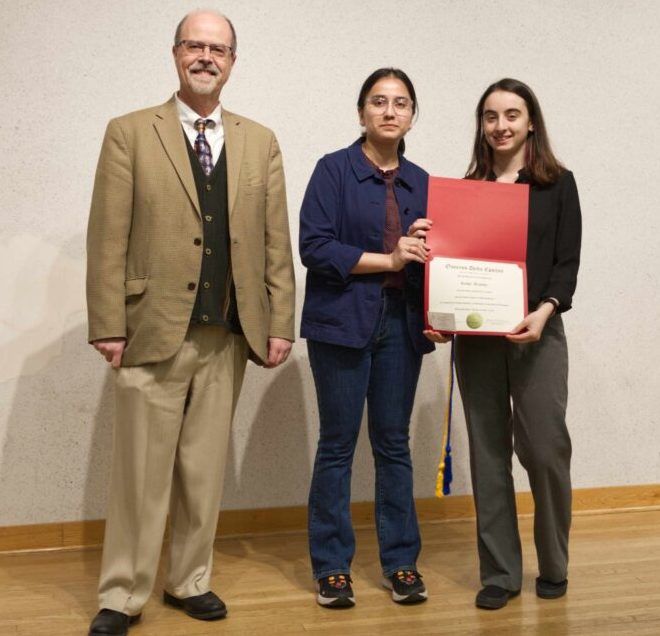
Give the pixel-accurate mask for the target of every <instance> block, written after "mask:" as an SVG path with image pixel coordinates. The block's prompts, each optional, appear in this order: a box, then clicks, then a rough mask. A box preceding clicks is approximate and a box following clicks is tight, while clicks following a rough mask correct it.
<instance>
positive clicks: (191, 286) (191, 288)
mask: <svg viewBox="0 0 660 636" xmlns="http://www.w3.org/2000/svg"><path fill="white" fill-rule="evenodd" d="M195 287H197V285H195V283H188V289H189V290H190V291H193V290H194V289H195Z"/></svg>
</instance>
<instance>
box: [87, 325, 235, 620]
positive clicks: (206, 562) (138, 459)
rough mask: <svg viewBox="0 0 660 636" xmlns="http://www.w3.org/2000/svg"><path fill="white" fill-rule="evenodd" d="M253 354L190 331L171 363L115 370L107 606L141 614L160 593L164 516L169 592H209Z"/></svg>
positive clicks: (102, 598) (217, 336)
mask: <svg viewBox="0 0 660 636" xmlns="http://www.w3.org/2000/svg"><path fill="white" fill-rule="evenodd" d="M247 354H248V347H247V342H246V341H245V338H244V337H243V336H237V335H235V334H232V333H231V332H229V331H228V330H227V329H224V328H223V327H215V326H204V327H202V326H191V327H190V328H189V330H188V333H187V335H186V339H185V341H184V342H183V344H182V346H181V348H180V349H179V351H178V353H177V354H176V355H175V356H174V357H172V358H170V359H168V360H165V361H163V362H157V363H154V364H147V365H143V366H136V367H123V368H120V369H119V370H118V371H117V376H116V389H115V391H116V422H115V429H114V440H113V460H112V473H111V483H110V497H109V505H108V515H107V521H106V528H105V542H104V546H103V562H102V565H101V577H100V582H99V606H100V607H101V608H108V609H113V610H116V611H119V612H124V613H125V614H128V615H135V614H138V613H140V611H141V610H142V607H143V606H144V604H145V603H146V601H147V599H148V598H149V595H150V594H151V591H152V589H153V586H154V580H155V577H156V572H157V570H158V561H159V557H160V552H161V547H162V542H163V535H164V532H165V524H166V519H167V515H168V512H169V516H170V545H169V565H168V569H167V576H166V581H165V588H166V590H167V591H168V592H169V593H170V594H172V595H174V596H176V597H178V598H186V597H188V596H196V595H198V594H204V593H205V592H207V591H208V589H209V580H210V576H211V565H212V559H213V541H214V538H215V530H216V525H217V518H218V507H219V504H220V496H221V493H222V483H223V477H224V472H225V459H226V455H227V446H228V442H229V431H230V428H231V420H232V417H233V414H234V410H235V407H236V401H237V399H238V394H239V392H240V388H241V384H242V382H243V375H244V372H245V366H246V362H247Z"/></svg>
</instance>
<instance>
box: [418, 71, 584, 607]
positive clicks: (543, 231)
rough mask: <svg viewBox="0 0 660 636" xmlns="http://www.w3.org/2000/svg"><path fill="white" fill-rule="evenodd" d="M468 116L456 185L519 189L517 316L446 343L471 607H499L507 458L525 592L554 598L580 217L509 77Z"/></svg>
mask: <svg viewBox="0 0 660 636" xmlns="http://www.w3.org/2000/svg"><path fill="white" fill-rule="evenodd" d="M476 121H477V125H476V135H475V140H474V151H473V156H472V162H471V164H470V166H469V168H468V172H467V175H466V178H467V179H480V180H487V181H497V182H502V183H528V184H530V198H529V225H528V239H527V285H528V300H529V314H528V315H527V316H526V318H525V319H524V320H523V321H522V322H521V323H520V324H519V325H518V326H517V327H516V329H514V330H513V332H512V333H511V334H508V335H507V336H505V337H493V336H474V335H470V336H458V337H457V338H456V345H455V346H456V351H455V354H456V372H457V377H458V383H459V388H460V391H461V396H462V399H463V405H464V409H465V418H466V422H467V427H468V436H469V443H470V466H471V473H472V487H473V491H474V499H475V506H476V511H477V534H478V549H479V560H480V570H481V581H482V584H483V589H482V590H481V591H480V592H479V593H478V594H477V598H476V605H477V606H478V607H481V608H486V609H499V608H501V607H504V606H505V605H506V604H507V601H508V600H509V598H511V597H513V596H516V595H517V594H518V593H519V592H520V587H521V584H522V557H521V548H520V536H519V533H518V526H517V517H516V505H515V495H514V484H513V478H512V475H511V459H512V455H513V452H514V451H515V452H516V455H517V456H518V458H519V460H520V462H521V464H522V465H523V467H524V468H525V469H526V470H527V473H528V476H529V482H530V486H531V489H532V494H533V496H534V501H535V504H536V507H535V515H534V540H535V543H536V551H537V556H538V565H539V576H538V578H537V579H536V593H537V595H538V596H539V597H540V598H545V599H549V598H558V597H560V596H563V595H564V594H565V592H566V587H567V584H568V581H567V578H566V577H567V564H568V533H569V528H570V523H571V480H570V458H571V440H570V437H569V434H568V430H567V428H566V419H565V414H566V399H567V376H568V354H567V349H566V338H565V335H564V328H563V325H562V319H561V314H562V313H563V312H565V311H567V310H569V309H570V308H571V302H572V297H573V292H574V291H575V286H576V282H577V272H578V265H579V262H580V237H581V215H580V203H579V199H578V193H577V188H576V185H575V180H574V179H573V174H572V173H571V172H570V171H568V170H566V168H564V167H563V166H562V165H561V164H560V163H559V162H558V161H557V159H556V158H555V156H554V154H553V153H552V150H551V148H550V143H549V141H548V136H547V133H546V129H545V124H544V121H543V116H542V114H541V108H540V106H539V103H538V100H537V99H536V97H535V95H534V93H533V92H532V90H531V89H530V88H529V87H528V86H526V85H525V84H523V83H522V82H520V81H518V80H514V79H502V80H500V81H499V82H496V83H495V84H492V85H491V86H489V87H488V89H486V91H485V92H484V94H483V95H482V96H481V99H480V100H479V103H478V105H477V110H476ZM423 235H424V229H422V230H420V231H418V233H417V236H419V237H422V236H423ZM427 335H428V337H429V338H430V339H432V340H434V341H436V342H442V341H444V340H445V338H444V337H443V336H441V335H440V334H433V333H427Z"/></svg>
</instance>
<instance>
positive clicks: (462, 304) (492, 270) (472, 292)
mask: <svg viewBox="0 0 660 636" xmlns="http://www.w3.org/2000/svg"><path fill="white" fill-rule="evenodd" d="M524 283H525V277H524V270H523V268H521V267H520V265H518V264H517V263H504V262H499V261H479V260H472V259H462V258H445V257H436V258H434V259H432V260H431V262H430V264H429V291H428V322H429V325H430V326H431V327H432V328H433V329H436V330H438V331H457V332H462V331H469V332H475V333H479V332H481V333H491V334H493V333H508V332H510V331H511V330H512V329H513V328H514V327H515V326H516V325H517V324H518V323H519V322H520V321H521V320H522V319H523V318H524V317H525V285H524Z"/></svg>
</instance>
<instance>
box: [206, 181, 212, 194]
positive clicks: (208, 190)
mask: <svg viewBox="0 0 660 636" xmlns="http://www.w3.org/2000/svg"><path fill="white" fill-rule="evenodd" d="M212 189H213V186H212V185H211V184H210V183H207V184H206V191H207V192H210V191H211V190H212Z"/></svg>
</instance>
